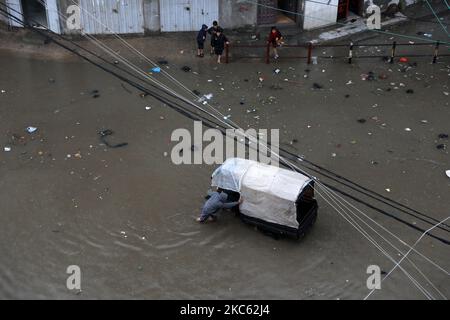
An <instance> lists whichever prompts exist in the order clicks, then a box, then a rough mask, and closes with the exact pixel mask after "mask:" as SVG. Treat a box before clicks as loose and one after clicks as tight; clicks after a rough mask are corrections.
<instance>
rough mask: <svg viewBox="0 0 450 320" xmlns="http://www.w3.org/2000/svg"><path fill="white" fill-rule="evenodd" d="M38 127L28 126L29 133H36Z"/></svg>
mask: <svg viewBox="0 0 450 320" xmlns="http://www.w3.org/2000/svg"><path fill="white" fill-rule="evenodd" d="M37 129H38V128H36V127H28V128H27V129H26V130H27V132H28V133H30V134H32V133H35V132H36V131H37Z"/></svg>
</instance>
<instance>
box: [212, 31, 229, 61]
mask: <svg viewBox="0 0 450 320" xmlns="http://www.w3.org/2000/svg"><path fill="white" fill-rule="evenodd" d="M229 44H230V42H229V41H228V38H227V37H226V36H225V35H224V34H223V29H222V28H218V29H217V31H216V35H215V37H214V52H215V53H216V56H217V63H221V59H222V55H223V51H224V50H225V46H227V45H229Z"/></svg>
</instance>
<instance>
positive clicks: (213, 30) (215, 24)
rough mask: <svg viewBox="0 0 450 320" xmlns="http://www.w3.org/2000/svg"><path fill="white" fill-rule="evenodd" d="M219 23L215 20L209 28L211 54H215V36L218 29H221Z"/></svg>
mask: <svg viewBox="0 0 450 320" xmlns="http://www.w3.org/2000/svg"><path fill="white" fill-rule="evenodd" d="M219 28H220V27H219V23H218V22H217V21H214V22H213V26H212V27H211V28H209V29H208V33H209V34H210V35H211V55H213V54H214V47H215V45H214V38H215V36H216V33H217V30H218V29H219Z"/></svg>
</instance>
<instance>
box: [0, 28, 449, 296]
mask: <svg viewBox="0 0 450 320" xmlns="http://www.w3.org/2000/svg"><path fill="white" fill-rule="evenodd" d="M376 40H377V41H380V40H382V41H391V40H390V39H389V38H388V37H386V38H383V39H376ZM108 41H110V42H111V43H113V40H108ZM175 47H176V49H173V50H172V51H171V52H165V51H164V50H165V49H164V48H158V49H155V50H157V51H158V54H151V52H152V47H151V46H150V44H148V43H146V42H144V41H142V49H143V50H144V51H145V52H146V54H148V55H149V56H151V57H152V58H155V60H157V59H158V58H160V57H165V58H167V60H168V61H169V64H168V66H165V67H164V68H167V69H166V70H167V71H169V72H170V73H171V74H172V75H173V76H175V77H176V78H177V79H178V80H180V81H181V82H182V83H184V84H188V85H189V88H190V89H196V90H198V91H200V92H201V93H202V94H205V93H213V95H214V96H213V99H212V105H213V106H215V107H216V108H217V109H218V110H220V111H221V112H222V113H223V114H226V115H231V119H232V120H233V121H235V122H237V123H239V124H241V126H242V127H244V128H247V127H252V128H269V129H280V134H281V137H280V139H281V142H282V143H283V144H284V145H283V146H284V147H286V148H288V149H289V150H291V151H292V152H295V153H298V154H299V155H304V156H305V157H306V158H307V159H309V160H311V161H314V162H315V163H318V164H320V165H322V166H323V167H326V168H328V169H330V170H333V171H335V172H338V173H339V174H342V175H343V176H345V177H347V178H349V179H352V180H354V181H356V182H358V183H360V184H362V185H364V186H366V187H368V188H370V189H372V190H375V191H377V192H379V193H381V194H383V195H384V196H387V197H390V198H392V199H395V200H396V201H399V202H401V203H403V204H406V205H408V206H410V207H412V208H415V209H416V210H418V211H420V212H424V213H426V214H428V215H429V216H431V217H433V218H435V219H437V220H443V219H444V218H445V217H446V216H448V213H449V210H448V208H449V206H450V197H449V191H450V179H449V178H448V177H447V176H446V174H445V172H446V170H449V169H450V161H449V153H448V152H449V151H448V148H449V143H450V142H449V141H448V139H445V138H443V139H440V138H439V134H448V133H449V131H450V126H449V125H448V122H449V119H450V100H449V98H448V92H449V91H450V88H449V86H450V81H449V79H450V60H449V59H448V58H447V60H445V59H442V60H441V61H439V63H438V64H435V65H432V64H430V59H428V58H417V59H411V61H409V62H410V63H412V64H413V65H412V66H410V68H408V69H407V70H406V69H405V66H406V67H408V66H409V64H404V63H403V64H402V63H395V64H387V63H384V62H383V61H382V60H381V59H365V60H362V59H361V60H356V61H355V62H354V63H353V64H352V65H349V64H347V63H346V62H345V61H339V60H330V59H326V60H325V59H320V58H319V61H318V62H319V63H318V64H317V65H309V66H308V65H306V64H305V62H304V61H295V60H293V59H286V60H283V59H282V60H280V61H279V62H277V64H276V65H275V64H271V65H265V64H263V63H261V62H259V61H241V60H236V61H233V63H231V64H229V65H220V66H217V65H216V64H215V63H214V62H213V59H209V57H207V58H205V59H204V60H201V59H194V58H191V56H190V52H191V50H190V49H189V50H188V49H185V50H186V51H185V52H183V53H182V54H181V53H180V50H183V48H188V46H187V45H186V43H178V44H177V45H176V46H175ZM374 50H377V49H374ZM166 51H167V50H166ZM405 53H406V52H405ZM124 54H125V53H124ZM282 54H283V52H282ZM133 61H135V62H136V63H138V64H139V65H140V66H142V67H143V68H144V69H145V70H149V68H150V67H149V66H148V65H146V64H144V63H143V62H142V61H139V60H138V59H136V58H134V60H133ZM415 62H416V63H417V65H416V64H414V63H415ZM185 65H188V66H190V67H191V68H192V72H183V71H182V70H181V68H182V67H183V66H185ZM276 68H279V69H280V73H278V74H277V73H274V70H275V69H276ZM0 70H1V71H2V72H1V75H0V90H2V91H1V93H0V108H1V113H0V133H1V140H0V144H1V150H0V213H1V214H0V224H1V226H2V228H1V232H0V255H1V257H2V258H1V259H0V297H1V298H38V299H43V298H56V299H60V298H69V299H72V298H73V299H97V298H113V299H116V298H146V299H150V298H156V299H161V298H177V299H178V298H186V299H200V298H206V299H216V298H224V299H228V298H230V299H251V298H256V299H259V298H267V299H360V298H363V297H364V296H365V295H366V294H367V293H368V290H367V287H366V280H367V277H368V275H367V274H366V269H367V267H368V266H369V265H374V264H375V265H379V266H380V267H381V268H382V270H384V271H386V272H387V271H389V270H390V269H391V268H392V267H393V263H392V262H390V261H388V260H387V259H386V258H385V257H383V256H382V255H381V254H380V252H379V251H378V250H377V249H376V248H375V247H374V246H373V245H372V244H370V243H369V242H368V241H367V240H366V239H364V238H363V237H362V236H361V235H360V234H359V233H358V232H357V231H356V230H355V229H354V228H353V227H352V226H351V225H350V224H348V223H347V222H346V221H345V220H344V219H343V218H342V217H340V216H339V214H338V213H337V212H336V211H335V210H334V209H333V208H332V207H330V206H329V205H328V204H327V203H326V202H325V201H323V200H321V199H320V198H318V200H319V205H320V211H319V219H318V221H317V223H316V225H315V226H314V228H313V229H312V230H311V232H310V233H309V234H308V235H307V237H306V238H305V239H303V240H302V241H300V242H296V241H292V240H278V241H277V240H274V239H272V238H270V237H267V236H265V235H263V234H262V233H260V232H258V231H256V230H254V229H253V228H250V227H248V226H246V225H244V224H243V223H241V222H240V221H239V220H238V219H237V218H236V217H234V216H233V215H231V214H229V213H224V214H222V215H221V216H220V218H219V221H218V222H217V223H214V224H207V225H199V224H197V223H196V222H195V218H196V217H197V215H198V213H199V208H200V207H201V205H202V202H203V198H204V196H205V193H206V191H207V189H208V187H209V180H210V174H211V172H212V171H213V170H214V169H215V166H206V165H200V166H185V165H182V166H175V165H173V164H172V163H171V160H170V157H166V156H165V152H167V153H169V154H170V151H171V148H172V147H173V143H171V142H170V136H171V134H172V131H173V130H175V129H178V128H187V129H189V130H192V128H193V123H192V121H190V120H189V119H186V118H185V117H183V116H182V115H180V114H178V113H175V112H174V111H172V110H171V109H169V108H168V107H167V106H164V105H163V104H161V103H160V102H157V101H156V100H154V99H152V98H150V97H146V98H142V97H140V92H138V91H137V90H134V89H132V88H131V87H130V86H129V85H127V84H123V83H122V82H120V81H119V80H117V79H115V78H113V77H112V76H110V75H107V74H106V73H104V72H102V71H101V70H98V69H96V68H95V67H93V66H91V65H89V64H87V63H85V62H82V61H80V60H78V59H73V58H71V59H56V60H53V59H46V58H45V57H30V56H26V55H21V54H17V53H16V54H12V53H11V51H6V50H3V51H0ZM370 72H373V75H374V81H369V80H367V79H366V80H362V79H363V78H367V76H368V75H371V73H370ZM305 76H306V77H305ZM155 77H160V78H161V80H162V81H166V80H163V79H162V76H161V75H160V74H157V75H155ZM260 78H262V79H263V81H262V82H261V81H260V80H259V79H260ZM208 80H212V81H208ZM166 83H167V81H166ZM314 83H317V84H320V86H321V87H322V89H314ZM408 90H409V91H408ZM411 90H412V91H411ZM180 92H181V91H180ZM408 92H409V93H408ZM242 101H243V102H244V104H241V102H242ZM146 107H151V109H150V110H148V109H149V108H146ZM254 110H256V111H254ZM361 119H364V120H365V121H361ZM358 120H360V121H358ZM29 126H34V127H37V128H38V130H37V131H36V132H35V133H33V134H29V133H27V132H25V129H26V128H27V127H29ZM105 129H111V130H113V131H114V132H115V134H114V136H113V137H111V141H112V142H113V143H121V142H128V143H129V145H128V146H126V147H123V148H118V149H109V148H107V147H106V146H105V145H104V144H102V143H101V141H100V140H99V136H98V132H99V131H100V130H105ZM292 141H295V142H294V143H291V142H292ZM439 145H445V146H446V148H444V149H438V148H437V147H438V146H439ZM4 147H10V148H11V151H9V152H6V151H5V152H4V151H3V148H4ZM358 207H359V208H361V210H363V211H364V212H366V213H367V214H368V215H369V216H370V217H372V218H373V219H375V220H376V221H377V222H379V223H381V224H382V225H383V226H385V227H386V228H388V229H389V230H390V231H392V232H393V233H395V234H397V235H398V236H399V237H400V238H402V239H403V240H405V241H406V242H408V243H410V244H413V243H414V242H415V241H416V240H417V239H418V237H419V236H420V232H418V231H416V230H413V229H412V228H410V227H408V226H405V225H404V224H401V223H399V222H397V221H395V220H393V219H390V218H389V217H386V216H383V215H381V214H379V213H377V212H375V211H373V210H370V209H368V208H366V207H364V206H358ZM383 208H385V209H388V208H386V207H383ZM402 218H404V219H406V220H407V221H408V222H410V223H411V224H417V225H419V226H421V227H424V225H423V224H422V225H421V222H420V221H417V220H416V219H414V218H412V217H409V216H406V217H405V216H402ZM436 234H437V235H439V236H442V237H446V238H447V239H449V238H450V236H449V235H448V233H447V232H444V231H442V230H441V231H437V232H436ZM391 240H392V239H391ZM379 241H380V243H383V242H382V241H381V240H379ZM383 245H384V246H386V247H387V245H386V244H385V243H383ZM395 245H396V246H399V247H401V248H402V249H404V250H405V251H407V250H406V249H405V247H402V245H401V244H400V243H399V242H395ZM417 250H419V251H420V252H422V253H423V254H424V255H426V256H428V257H429V258H430V259H432V260H433V261H435V262H437V263H439V265H441V266H442V267H444V268H445V269H446V270H448V269H449V268H450V255H449V247H448V245H445V244H443V243H441V242H439V241H437V240H435V239H432V238H430V237H425V238H424V239H423V240H422V241H421V242H420V243H419V244H418V246H417ZM389 252H390V253H391V254H392V255H393V257H394V258H395V259H397V260H398V259H400V258H401V257H399V255H398V254H395V253H394V250H389ZM411 260H413V261H414V262H415V263H416V264H417V266H418V267H420V269H421V270H422V271H423V273H424V274H426V275H427V276H428V277H429V279H430V280H431V281H432V283H434V284H435V285H436V286H437V287H438V289H439V290H440V291H441V292H442V293H443V294H445V295H446V296H449V295H450V280H449V277H448V275H446V274H444V273H442V272H441V271H439V270H438V269H436V268H435V267H433V266H432V265H431V264H429V263H427V262H426V261H424V260H423V259H422V258H420V257H418V256H417V255H412V256H411ZM69 265H78V266H80V267H81V270H82V292H81V293H80V292H79V293H75V292H70V291H68V290H67V288H66V279H67V276H68V275H67V274H66V268H67V267H68V266H69ZM405 268H407V270H408V271H411V272H413V269H412V268H411V266H410V265H409V264H408V263H407V262H405ZM413 274H414V276H416V277H418V279H419V275H417V272H413ZM421 282H422V283H425V281H424V280H423V279H421ZM424 285H425V287H426V288H427V289H429V290H430V291H432V290H433V289H432V288H431V286H430V285H429V284H424ZM434 295H435V296H436V297H437V296H438V295H437V293H435V292H434ZM373 298H378V299H380V298H385V299H395V298H406V299H419V298H423V295H422V294H421V293H420V292H419V291H418V290H417V289H416V288H415V287H414V286H413V284H412V283H411V282H410V281H409V280H408V279H407V278H406V277H405V275H404V274H402V273H401V272H400V271H399V270H397V271H396V272H394V273H393V274H392V276H391V277H390V278H389V279H388V280H386V282H383V290H382V291H381V292H377V293H376V294H375V295H374V296H373Z"/></svg>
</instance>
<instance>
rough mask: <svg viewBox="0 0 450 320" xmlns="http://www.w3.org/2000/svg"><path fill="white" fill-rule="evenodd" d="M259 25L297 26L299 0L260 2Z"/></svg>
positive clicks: (261, 0) (265, 0)
mask: <svg viewBox="0 0 450 320" xmlns="http://www.w3.org/2000/svg"><path fill="white" fill-rule="evenodd" d="M258 2H259V4H260V6H259V7H258V24H259V25H295V24H297V21H298V17H299V15H298V14H297V12H298V2H299V1H298V0H259V1H258Z"/></svg>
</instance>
